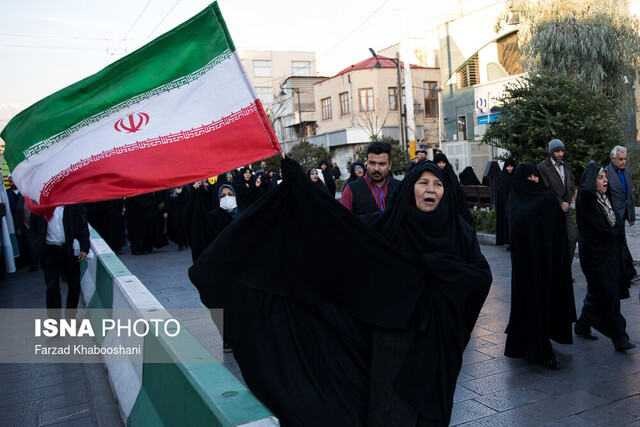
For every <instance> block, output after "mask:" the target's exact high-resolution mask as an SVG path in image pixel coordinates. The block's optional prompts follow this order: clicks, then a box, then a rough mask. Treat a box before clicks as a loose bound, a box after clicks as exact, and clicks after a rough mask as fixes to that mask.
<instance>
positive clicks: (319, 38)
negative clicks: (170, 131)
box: [0, 0, 480, 130]
mask: <svg viewBox="0 0 640 427" xmlns="http://www.w3.org/2000/svg"><path fill="white" fill-rule="evenodd" d="M479 1H480V0H323V1H310V0H298V1H293V2H292V1H285V0H268V1H265V0H219V1H218V5H219V7H220V10H221V11H222V15H223V17H224V19H225V21H226V23H227V27H228V29H229V32H230V34H231V38H232V39H233V41H234V43H235V45H236V48H239V49H257V50H301V51H315V52H316V60H317V65H316V67H317V71H318V72H319V73H320V74H322V75H332V74H335V73H336V72H338V71H339V70H341V69H343V68H345V67H347V66H349V65H351V64H352V63H355V62H358V61H360V60H362V59H365V58H367V57H368V56H369V52H368V48H369V47H372V48H374V49H375V50H376V51H378V50H381V49H383V48H386V47H389V46H391V45H394V44H396V43H398V42H399V41H401V40H402V39H404V38H406V37H424V36H426V34H427V33H428V32H429V31H430V30H432V29H434V28H435V27H436V26H437V22H440V21H438V20H442V19H443V15H445V16H446V17H448V16H450V17H451V18H454V17H455V16H456V15H459V14H460V11H461V9H462V8H463V7H466V6H465V5H466V4H470V3H472V2H473V3H475V4H477V3H478V2H479ZM210 2H211V1H210V0H109V1H104V0H102V1H97V0H57V1H54V0H19V1H18V0H0V10H2V13H1V14H0V58H1V59H0V130H1V129H2V128H3V127H4V125H5V124H6V121H7V120H8V119H9V117H10V116H12V115H13V114H15V113H17V112H18V111H20V110H22V109H24V108H26V107H28V106H29V105H31V104H33V103H35V102H37V101H38V100H40V99H42V98H44V97H46V96H48V95H50V94H52V93H54V92H56V91H57V90H59V89H62V88H64V87H66V86H68V85H70V84H73V83H75V82H76V81H78V80H81V79H83V78H85V77H87V76H89V75H92V74H94V73H96V72H98V71H99V70H101V69H102V68H103V67H105V66H106V65H108V64H110V63H111V62H113V61H115V60H117V59H119V58H121V57H122V56H123V55H125V54H126V53H129V52H132V51H133V50H135V49H137V48H139V47H141V46H143V45H144V44H146V43H148V42H150V41H151V40H153V39H154V38H156V37H158V36H159V35H161V34H163V33H164V32H166V31H169V30H170V29H172V28H174V27H175V26H177V25H179V24H180V23H182V22H184V21H186V20H187V19H189V18H190V17H192V16H193V15H195V14H197V13H198V12H200V11H201V10H203V9H204V8H205V7H206V6H207V5H208V4H209V3H210ZM405 10H408V11H409V13H406V14H405V13H404V11H405ZM407 16H408V18H407ZM447 19H448V18H447Z"/></svg>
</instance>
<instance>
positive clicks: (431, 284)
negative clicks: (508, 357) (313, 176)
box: [189, 159, 491, 426]
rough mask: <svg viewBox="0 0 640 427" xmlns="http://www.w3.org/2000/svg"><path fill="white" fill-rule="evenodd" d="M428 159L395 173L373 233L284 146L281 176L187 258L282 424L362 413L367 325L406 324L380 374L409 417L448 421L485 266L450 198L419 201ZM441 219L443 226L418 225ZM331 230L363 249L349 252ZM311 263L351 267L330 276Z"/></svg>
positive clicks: (369, 396) (366, 403) (354, 420)
mask: <svg viewBox="0 0 640 427" xmlns="http://www.w3.org/2000/svg"><path fill="white" fill-rule="evenodd" d="M427 167H434V165H429V164H427V163H425V164H424V165H421V166H420V167H416V168H414V169H413V170H412V172H411V174H410V175H408V176H407V177H406V178H405V180H404V181H403V184H402V185H401V186H400V187H399V188H398V192H397V197H394V204H393V207H391V208H388V209H387V210H386V211H385V212H384V214H379V215H380V218H378V219H377V222H376V229H379V230H381V231H382V233H379V232H377V231H375V229H374V228H372V227H371V226H369V225H367V224H366V223H365V222H364V221H361V220H360V219H358V217H357V216H355V215H353V213H351V212H350V211H349V210H348V209H346V208H345V207H343V206H342V205H340V204H339V203H338V202H336V201H335V200H334V199H333V198H332V197H331V196H330V195H329V194H327V193H326V192H325V191H323V190H322V189H320V188H318V187H317V186H316V185H313V183H312V182H311V181H309V180H308V179H306V177H305V176H304V172H303V171H302V169H301V168H300V166H299V165H297V163H295V162H293V161H292V160H289V159H285V160H283V172H284V181H283V182H282V183H281V184H280V185H278V186H277V187H276V188H275V189H274V190H273V191H271V192H269V193H268V194H267V195H265V196H264V197H262V198H261V199H260V200H258V201H256V202H255V204H254V207H252V209H250V210H249V211H247V212H246V213H244V214H243V215H241V216H239V217H238V219H236V220H235V221H233V223H231V225H229V226H228V227H227V228H226V229H225V231H224V232H223V233H222V234H221V235H220V236H219V237H218V238H217V239H216V241H215V242H214V243H213V244H212V245H210V246H209V247H208V248H207V249H206V250H205V252H203V253H202V255H201V256H200V258H199V259H198V260H197V261H196V263H195V264H194V266H193V267H191V269H190V270H189V277H190V279H191V281H192V282H193V283H194V284H195V285H196V287H197V288H198V290H199V292H200V297H201V299H202V301H203V303H204V304H205V306H207V307H211V308H213V307H221V308H224V310H225V316H227V317H226V323H225V334H226V335H225V340H227V341H229V343H230V344H231V346H232V347H233V349H234V354H235V357H236V360H237V361H238V364H239V366H240V368H241V370H242V374H243V377H244V379H245V380H246V382H247V385H248V386H249V388H250V389H251V391H252V392H253V393H254V394H255V395H256V396H257V397H258V398H259V399H260V400H262V401H263V402H264V403H265V404H266V405H267V406H268V407H269V408H270V409H271V410H272V411H273V412H274V413H275V414H276V416H278V418H279V419H280V421H281V422H282V424H283V425H305V426H328V425H341V426H342V425H349V426H356V425H367V423H368V421H369V416H370V413H371V412H370V411H371V405H372V403H371V402H373V404H382V402H379V401H378V400H376V399H377V398H376V397H375V396H377V395H374V393H372V388H373V384H371V381H372V378H373V372H372V371H373V370H374V369H377V368H373V367H372V365H371V361H372V357H373V355H374V352H375V351H377V350H376V348H375V347H374V346H373V345H372V333H373V329H374V328H383V329H389V330H399V331H407V332H406V333H407V334H408V337H409V340H408V346H407V347H406V348H405V351H406V352H405V353H403V354H402V360H401V361H400V363H398V365H397V366H394V371H395V372H396V374H394V375H395V378H392V381H391V384H390V385H389V387H392V388H393V393H394V394H397V395H398V396H396V397H398V398H399V399H402V401H403V402H404V404H405V405H406V407H407V408H408V410H409V412H410V413H412V414H413V420H415V422H416V423H417V422H418V420H420V421H419V422H424V423H431V424H435V425H447V424H448V422H449V419H450V416H451V408H452V405H453V394H454V391H455V386H456V379H457V376H458V373H459V371H460V367H461V364H462V353H463V351H464V348H465V346H466V344H467V341H468V340H469V337H470V334H471V330H472V329H473V326H474V324H475V321H476V319H477V316H478V314H479V312H480V308H481V307H482V304H483V302H484V300H485V298H486V295H487V293H488V290H489V286H490V283H491V272H490V270H489V266H488V264H487V263H486V261H485V259H484V257H483V256H482V255H481V254H480V253H479V249H478V248H479V247H478V245H477V240H476V239H475V233H474V232H473V230H472V229H471V228H470V227H468V226H467V225H466V224H464V222H463V221H460V219H459V217H458V216H457V215H453V216H451V215H450V214H451V213H452V212H455V206H456V204H455V203H453V202H452V201H450V200H449V199H447V201H446V202H441V203H442V206H441V207H442V212H443V214H442V215H433V216H429V215H428V214H425V215H426V216H423V215H420V213H421V212H416V211H417V209H416V206H415V200H412V198H413V184H414V182H415V180H416V179H417V177H418V176H419V174H420V173H421V172H422V171H424V169H423V168H427ZM440 176H442V175H440ZM445 195H446V191H445ZM443 200H444V197H443ZM411 203H413V207H411ZM396 206H397V207H398V208H396ZM452 207H453V208H452ZM438 209H440V207H439V208H438ZM451 209H453V210H451ZM438 221H447V225H448V226H447V227H439V226H434V227H429V226H427V225H426V224H429V223H431V222H438ZM425 222H426V224H425ZM416 230H417V232H418V234H419V236H418V235H416V234H415V233H416ZM407 233H410V235H408V234H407ZM423 234H424V236H423ZM421 237H424V238H425V240H424V241H423V240H422V239H421ZM248 241H271V242H279V243H278V248H279V249H277V250H275V251H269V252H264V250H263V248H262V247H260V246H259V245H247V244H246V242H248ZM427 242H428V243H427ZM336 244H337V245H338V246H345V247H347V246H353V245H355V246H356V247H358V248H359V249H358V251H350V252H348V253H346V254H345V253H342V252H336V251H335V250H333V248H334V247H335V245H336ZM416 245H417V246H416ZM425 246H427V248H425ZM238 247H241V248H242V249H241V252H242V256H241V257H239V256H238V255H237V251H235V250H233V248H238ZM436 247H437V248H438V250H437V251H435V250H434V248H436ZM247 260H251V262H247ZM318 265H322V266H326V265H346V266H348V268H345V269H344V270H343V271H341V273H340V275H339V278H337V279H333V280H327V277H326V276H325V275H323V274H317V271H316V270H317V266H318ZM396 369H397V370H396Z"/></svg>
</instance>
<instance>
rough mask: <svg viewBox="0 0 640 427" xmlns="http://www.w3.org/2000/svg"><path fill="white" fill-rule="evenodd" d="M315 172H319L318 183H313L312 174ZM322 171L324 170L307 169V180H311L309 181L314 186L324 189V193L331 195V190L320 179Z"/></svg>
mask: <svg viewBox="0 0 640 427" xmlns="http://www.w3.org/2000/svg"><path fill="white" fill-rule="evenodd" d="M314 170H315V171H318V180H317V181H316V182H313V181H311V172H313V171H314ZM321 171H322V169H320V170H318V169H314V168H310V169H307V178H309V181H311V182H312V183H313V184H315V185H317V186H318V187H319V188H322V191H325V192H327V193H329V189H328V188H327V186H326V185H325V183H324V182H322V180H321V179H320V172H321Z"/></svg>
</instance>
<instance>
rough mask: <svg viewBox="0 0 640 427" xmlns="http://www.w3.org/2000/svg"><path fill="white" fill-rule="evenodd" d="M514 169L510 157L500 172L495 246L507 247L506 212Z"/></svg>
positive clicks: (507, 225)
mask: <svg viewBox="0 0 640 427" xmlns="http://www.w3.org/2000/svg"><path fill="white" fill-rule="evenodd" d="M515 167H516V162H515V160H513V159H512V158H511V157H510V158H508V159H507V160H505V161H504V165H503V166H502V172H500V184H499V186H498V197H497V198H496V246H500V245H509V224H508V223H507V216H506V212H507V200H509V193H511V181H512V179H513V170H514V169H515Z"/></svg>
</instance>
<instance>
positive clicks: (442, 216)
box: [374, 161, 469, 259]
mask: <svg viewBox="0 0 640 427" xmlns="http://www.w3.org/2000/svg"><path fill="white" fill-rule="evenodd" d="M425 171H429V172H432V173H433V174H434V175H435V176H436V177H437V178H438V179H439V180H440V181H441V182H442V184H443V186H444V194H443V195H442V198H441V199H440V203H439V204H438V207H437V208H436V209H435V210H434V211H432V212H422V211H421V210H419V209H418V208H417V206H416V199H415V192H414V185H415V183H416V182H417V181H418V179H419V178H420V176H421V175H422V173H423V172H425ZM455 185H457V183H456V184H455ZM451 188H452V183H451V182H450V179H449V178H448V176H447V175H445V174H444V172H443V170H442V169H440V167H439V166H437V165H436V164H434V163H431V162H427V161H422V162H419V163H418V164H417V165H416V166H415V167H414V168H413V169H412V170H411V171H410V172H409V173H408V175H407V176H406V177H405V178H404V179H403V180H402V183H401V184H400V187H399V188H398V189H397V190H396V191H395V193H394V194H393V196H392V198H391V200H390V206H392V207H393V208H392V209H387V210H386V211H385V213H384V214H383V215H382V216H381V217H380V220H379V222H377V223H376V225H375V226H374V227H375V228H377V229H379V230H380V231H381V233H382V234H383V235H384V236H385V237H386V238H387V239H388V240H389V241H391V242H392V243H394V244H395V245H396V247H397V248H398V249H400V251H402V252H403V253H405V254H408V253H413V254H420V253H426V252H441V253H447V254H452V255H456V256H458V257H460V258H465V259H466V256H468V255H469V254H468V253H467V251H466V250H465V249H463V248H462V246H461V245H459V244H458V243H459V237H460V236H459V231H460V221H459V220H460V216H459V213H458V208H457V203H456V201H455V194H453V192H452V191H451ZM379 227H380V228H379Z"/></svg>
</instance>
